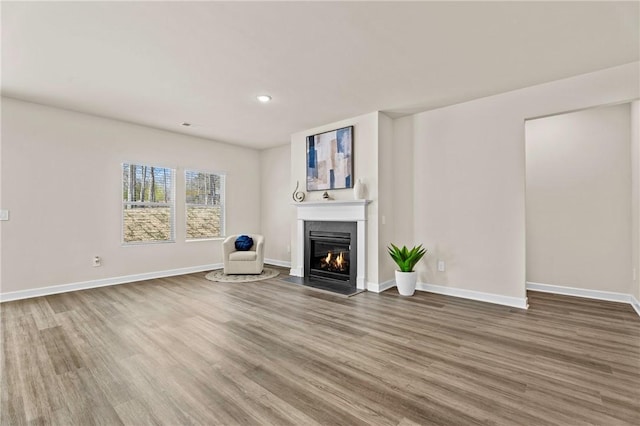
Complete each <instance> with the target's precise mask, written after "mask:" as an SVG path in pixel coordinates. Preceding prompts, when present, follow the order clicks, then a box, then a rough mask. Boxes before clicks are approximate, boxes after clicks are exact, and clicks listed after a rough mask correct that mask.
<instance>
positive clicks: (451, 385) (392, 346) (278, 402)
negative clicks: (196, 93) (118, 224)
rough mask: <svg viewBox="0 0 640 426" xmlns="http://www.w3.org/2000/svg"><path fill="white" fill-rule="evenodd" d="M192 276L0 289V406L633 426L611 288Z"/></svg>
mask: <svg viewBox="0 0 640 426" xmlns="http://www.w3.org/2000/svg"><path fill="white" fill-rule="evenodd" d="M282 272H283V273H285V272H284V270H282ZM204 275H205V274H204V273H198V274H191V275H185V276H180V277H172V278H163V279H155V280H149V281H145V282H139V283H133V284H124V285H118V286H113V287H103V288H98V289H93V290H85V291H79V292H74V293H66V294H60V295H54V296H48V297H40V298H35V299H29V300H23V301H16V302H8V303H4V304H2V305H0V309H1V311H2V360H1V361H2V364H1V367H2V371H1V382H0V386H1V397H2V399H1V406H0V410H1V414H0V423H1V424H2V425H27V424H29V425H30V424H34V425H35V424H59V425H92V424H103V425H120V424H127V425H146V424H160V425H187V424H202V425H216V424H219V425H235V424H241V425H252V424H272V425H318V424H323V425H364V424H374V425H402V426H410V425H416V424H423V425H432V424H433V425H472V424H501V425H586V424H596V425H607V426H609V425H640V318H639V317H638V316H637V314H636V313H635V312H634V311H633V309H632V308H631V307H630V306H628V305H624V304H617V303H609V302H599V301H592V300H586V299H578V298H572V297H566V296H557V295H549V294H544V293H534V292H531V293H529V295H528V296H529V303H530V309H529V310H519V309H511V308H508V307H504V306H498V305H492V304H486V303H480V302H474V301H468V300H463V299H457V298H452V297H446V296H439V295H434V294H430V293H423V292H417V293H416V295H415V296H414V297H410V298H405V297H401V296H399V295H398V293H397V291H396V290H395V289H391V290H388V291H386V292H384V293H382V294H375V293H362V294H359V295H357V296H354V297H351V298H345V297H340V296H334V295H330V294H326V293H321V292H318V291H314V290H311V289H307V288H304V287H301V286H297V285H295V284H290V283H284V282H282V281H281V280H280V279H279V278H274V279H271V280H268V281H261V282H255V283H246V284H227V283H214V282H210V281H207V280H205V279H204ZM281 277H282V275H281Z"/></svg>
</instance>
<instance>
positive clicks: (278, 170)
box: [260, 144, 295, 264]
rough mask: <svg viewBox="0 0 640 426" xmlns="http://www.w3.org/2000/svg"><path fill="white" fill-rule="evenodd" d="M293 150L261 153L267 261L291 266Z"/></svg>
mask: <svg viewBox="0 0 640 426" xmlns="http://www.w3.org/2000/svg"><path fill="white" fill-rule="evenodd" d="M290 173H291V148H290V146H289V145H288V144H287V145H283V146H278V147H275V148H270V149H265V150H263V151H260V192H261V194H262V203H261V207H260V211H261V215H260V216H261V218H260V220H261V229H262V234H263V235H264V237H265V258H266V259H269V260H275V261H278V263H280V262H282V263H284V264H289V263H290V259H291V255H290V253H289V251H288V248H289V245H290V244H291V227H290V226H291V221H292V220H295V208H294V207H293V206H292V205H291V204H292V203H293V199H292V197H291V195H292V193H293V188H294V187H295V186H291V174H290Z"/></svg>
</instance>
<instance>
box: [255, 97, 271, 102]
mask: <svg viewBox="0 0 640 426" xmlns="http://www.w3.org/2000/svg"><path fill="white" fill-rule="evenodd" d="M257 98H258V100H259V101H260V102H262V103H263V104H264V103H267V102H269V101H270V100H271V96H269V95H259V96H258V97H257Z"/></svg>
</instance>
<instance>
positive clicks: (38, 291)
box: [0, 263, 223, 302]
mask: <svg viewBox="0 0 640 426" xmlns="http://www.w3.org/2000/svg"><path fill="white" fill-rule="evenodd" d="M222 266H223V265H222V263H213V264H210V265H200V266H191V267H188V268H178V269H169V270H166V271H157V272H147V273H144V274H134V275H125V276H121V277H113V278H102V279H99V280H91V281H82V282H77V283H71V284H62V285H53V286H48V287H39V288H33V289H29V290H19V291H11V292H8V293H0V302H9V301H12V300H20V299H29V298H32V297H40V296H48V295H51V294H58V293H67V292H70V291H77V290H87V289H90V288H97V287H106V286H111V285H118V284H126V283H132V282H136V281H144V280H150V279H154V278H164V277H172V276H175V275H184V274H193V273H194V272H202V271H210V270H213V269H220V268H222Z"/></svg>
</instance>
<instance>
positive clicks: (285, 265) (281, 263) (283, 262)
mask: <svg viewBox="0 0 640 426" xmlns="http://www.w3.org/2000/svg"><path fill="white" fill-rule="evenodd" d="M264 263H267V264H269V265H275V266H282V267H283V268H291V262H287V261H286V260H276V259H265V260H264Z"/></svg>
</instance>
